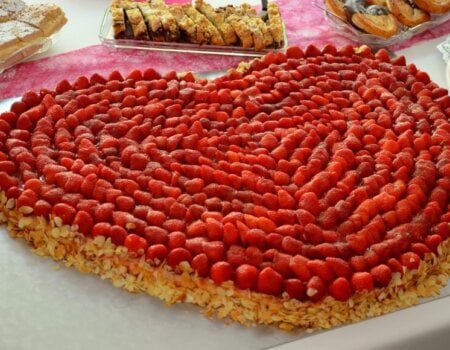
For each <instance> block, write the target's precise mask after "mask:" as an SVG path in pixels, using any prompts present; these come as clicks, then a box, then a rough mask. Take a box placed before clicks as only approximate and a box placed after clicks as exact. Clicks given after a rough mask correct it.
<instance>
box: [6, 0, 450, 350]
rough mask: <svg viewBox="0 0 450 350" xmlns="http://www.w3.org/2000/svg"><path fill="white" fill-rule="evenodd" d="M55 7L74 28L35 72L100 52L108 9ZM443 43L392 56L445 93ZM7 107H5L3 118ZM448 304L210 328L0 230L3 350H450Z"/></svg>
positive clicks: (83, 3)
mask: <svg viewBox="0 0 450 350" xmlns="http://www.w3.org/2000/svg"><path fill="white" fill-rule="evenodd" d="M27 2H28V3H40V2H42V0H41V1H39V0H28V1H27ZM53 2H55V3H58V4H59V5H61V6H62V8H63V9H64V11H65V12H66V14H67V17H68V20H69V21H68V23H67V25H66V26H65V27H64V28H63V29H62V30H61V33H60V35H59V39H58V40H57V41H56V43H55V44H54V46H53V47H52V48H51V49H50V50H49V51H47V52H45V53H43V54H39V55H37V56H34V57H33V58H32V60H30V61H33V62H35V63H36V64H40V63H39V62H41V60H42V59H43V58H48V57H54V56H55V55H59V54H64V53H68V52H71V51H73V50H78V49H82V48H85V47H87V46H91V45H98V44H99V39H98V33H99V28H100V22H101V19H102V16H103V14H104V11H105V9H106V7H107V6H108V4H109V3H110V0H96V1H92V0H78V1H71V0H54V1H53ZM211 2H213V1H211ZM228 2H230V1H222V0H220V1H219V0H217V1H214V2H213V3H214V4H215V3H228ZM247 2H249V1H247ZM250 2H251V3H257V1H255V0H253V1H250ZM444 39H445V37H439V38H435V39H432V40H428V41H422V42H420V43H416V44H415V45H413V46H411V47H408V48H405V49H402V50H399V51H397V52H395V53H396V54H397V55H405V56H406V59H407V61H408V62H412V63H415V64H416V65H417V66H418V67H419V68H420V69H422V70H424V71H426V72H428V73H429V75H430V77H431V78H432V80H434V81H435V82H436V83H438V84H439V85H441V86H444V87H446V86H447V81H446V77H445V63H444V61H443V60H442V57H441V54H440V53H439V52H438V50H437V49H436V46H437V44H438V43H440V42H442V41H443V40H444ZM148 55H149V57H155V54H154V53H153V54H150V53H149V54H148ZM173 55H176V54H173ZM171 57H173V56H171ZM190 57H191V58H193V59H195V57H196V56H190ZM198 59H203V58H200V56H198ZM237 60H238V59H235V58H233V59H231V61H230V62H235V61H237ZM151 63H152V62H151V60H149V61H148V62H147V64H151ZM192 64H194V66H195V62H193V63H192ZM63 68H64V67H63ZM166 68H167V69H170V68H171V62H166ZM204 70H205V71H208V70H209V67H204ZM4 74H5V75H3V76H2V75H0V92H2V88H3V87H2V84H3V83H4V81H6V79H8V77H10V74H12V73H11V72H9V73H8V72H5V73H4ZM14 74H15V73H14ZM2 79H3V81H2ZM3 92H5V91H3ZM6 108H7V106H6V105H5V104H3V105H0V111H2V110H5V109H6ZM448 295H450V288H449V287H447V288H446V289H445V290H444V296H443V297H441V298H437V299H435V300H431V301H427V302H426V303H423V304H421V305H419V306H415V307H411V308H408V309H406V310H401V311H397V312H395V313H392V314H389V315H386V316H382V317H377V318H375V319H370V320H367V321H364V322H360V323H357V324H354V325H347V326H343V327H339V328H337V329H334V330H330V331H323V332H317V333H314V334H308V333H305V332H295V333H286V332H283V331H280V330H277V329H274V328H267V327H253V328H246V327H243V326H241V325H237V324H230V325H227V324H226V323H224V322H223V321H218V320H208V319H206V318H204V317H203V316H201V315H199V309H197V308H195V307H193V306H190V305H176V306H173V307H171V308H166V307H165V306H164V305H163V303H162V302H160V301H159V300H156V299H154V298H151V297H149V296H146V295H142V294H141V295H131V294H129V293H128V292H125V291H123V290H120V289H116V288H113V287H112V286H111V285H110V283H107V282H105V281H101V280H100V279H98V278H97V277H95V276H93V275H83V274H81V273H79V272H78V271H75V270H74V269H66V268H64V267H63V265H60V264H57V263H55V262H54V261H52V260H50V259H43V258H41V257H37V256H36V255H34V254H32V253H31V252H30V249H29V248H28V247H27V246H26V244H25V243H24V242H22V241H19V240H12V239H10V238H9V237H8V235H7V233H6V229H5V227H1V228H0V318H1V321H0V349H5V350H6V349H8V350H9V349H11V350H22V349H23V350H25V349H33V350H41V349H42V350H43V349H58V348H62V349H67V350H71V349H74V350H75V349H110V350H113V349H144V348H149V349H162V350H164V349H196V350H198V349H218V350H220V349H233V350H238V349H249V350H251V349H268V348H273V349H278V350H291V349H315V350H319V349H330V348H331V349H346V350H350V349H410V350H412V349H425V348H427V349H448V346H449V345H448V344H450V297H449V296H448Z"/></svg>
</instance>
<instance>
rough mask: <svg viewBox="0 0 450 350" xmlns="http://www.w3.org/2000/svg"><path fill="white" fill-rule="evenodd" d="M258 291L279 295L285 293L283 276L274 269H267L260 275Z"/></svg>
mask: <svg viewBox="0 0 450 350" xmlns="http://www.w3.org/2000/svg"><path fill="white" fill-rule="evenodd" d="M257 289H258V291H259V292H261V293H265V294H270V295H279V294H281V292H282V291H283V276H281V275H280V274H279V273H278V272H276V271H275V270H274V269H273V268H271V267H266V268H264V269H263V270H262V271H260V273H259V275H258V281H257Z"/></svg>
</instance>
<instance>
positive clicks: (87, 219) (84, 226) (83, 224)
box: [73, 210, 94, 236]
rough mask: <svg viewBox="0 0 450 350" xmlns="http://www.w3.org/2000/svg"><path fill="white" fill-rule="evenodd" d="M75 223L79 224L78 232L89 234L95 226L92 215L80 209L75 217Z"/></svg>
mask: <svg viewBox="0 0 450 350" xmlns="http://www.w3.org/2000/svg"><path fill="white" fill-rule="evenodd" d="M73 224H74V225H77V226H78V232H80V233H82V234H84V235H86V236H87V235H89V234H90V233H91V230H92V227H93V226H94V219H92V216H91V215H90V214H89V213H87V212H86V211H84V210H80V211H78V212H77V214H76V215H75V218H74V219H73Z"/></svg>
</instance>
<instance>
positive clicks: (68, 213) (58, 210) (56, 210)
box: [52, 203, 76, 225]
mask: <svg viewBox="0 0 450 350" xmlns="http://www.w3.org/2000/svg"><path fill="white" fill-rule="evenodd" d="M52 214H53V215H54V216H56V217H59V218H60V219H61V220H62V222H63V223H64V224H68V225H70V224H72V221H73V219H74V217H75V214H76V210H75V209H74V208H73V207H71V206H70V205H67V204H65V203H58V204H55V206H54V207H53V209H52Z"/></svg>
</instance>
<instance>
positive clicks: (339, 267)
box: [325, 257, 352, 277]
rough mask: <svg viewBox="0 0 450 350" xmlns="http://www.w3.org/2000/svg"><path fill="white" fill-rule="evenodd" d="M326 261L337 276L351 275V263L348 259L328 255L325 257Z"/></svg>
mask: <svg viewBox="0 0 450 350" xmlns="http://www.w3.org/2000/svg"><path fill="white" fill-rule="evenodd" d="M325 261H326V262H327V264H328V266H329V267H330V268H331V270H332V271H333V272H334V273H335V274H336V276H338V277H350V275H351V272H352V271H351V268H350V264H349V263H348V262H347V261H345V260H343V259H341V258H336V257H327V258H325Z"/></svg>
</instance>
